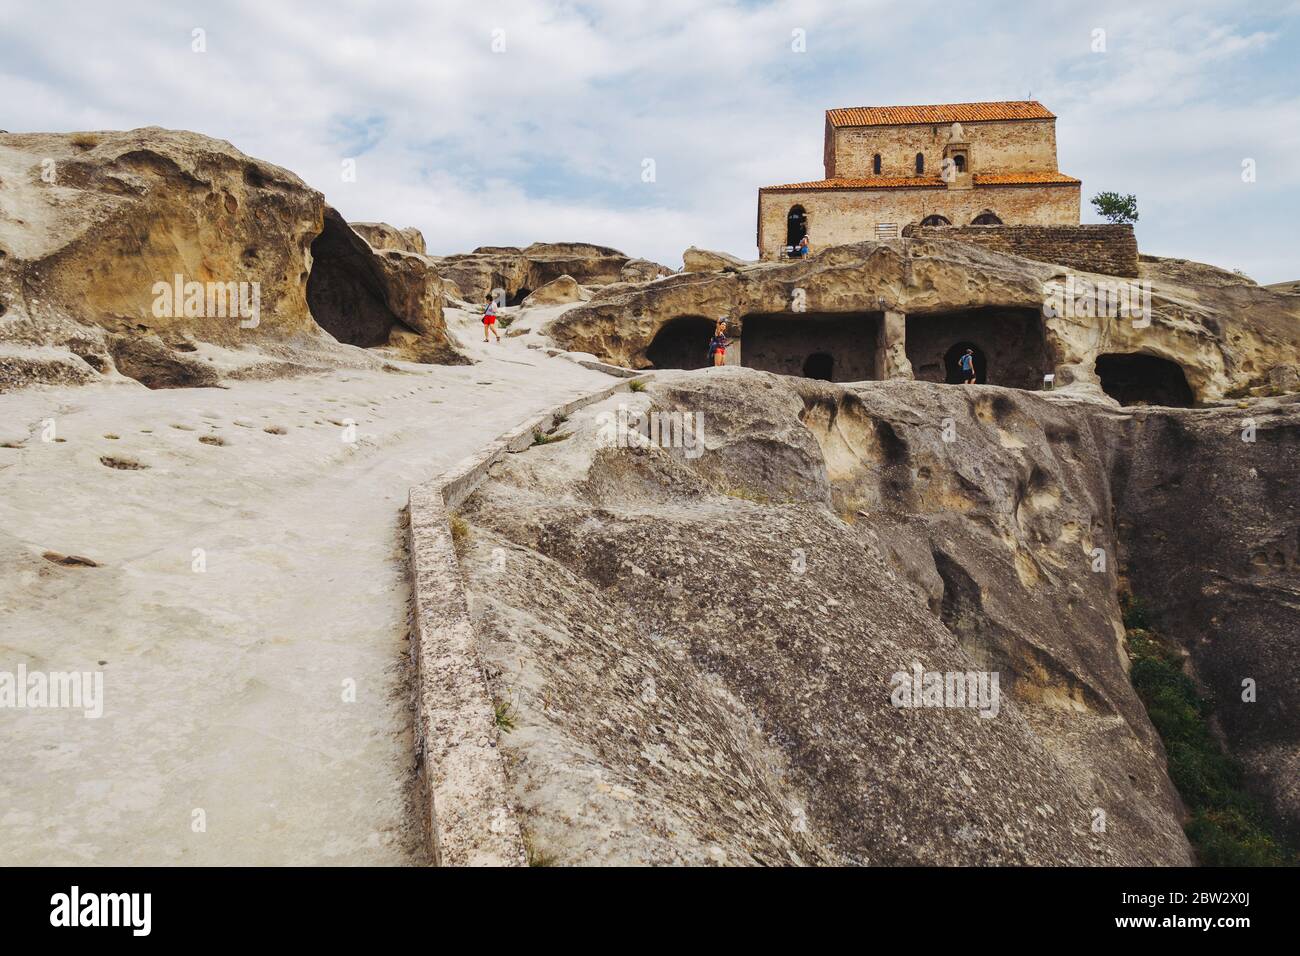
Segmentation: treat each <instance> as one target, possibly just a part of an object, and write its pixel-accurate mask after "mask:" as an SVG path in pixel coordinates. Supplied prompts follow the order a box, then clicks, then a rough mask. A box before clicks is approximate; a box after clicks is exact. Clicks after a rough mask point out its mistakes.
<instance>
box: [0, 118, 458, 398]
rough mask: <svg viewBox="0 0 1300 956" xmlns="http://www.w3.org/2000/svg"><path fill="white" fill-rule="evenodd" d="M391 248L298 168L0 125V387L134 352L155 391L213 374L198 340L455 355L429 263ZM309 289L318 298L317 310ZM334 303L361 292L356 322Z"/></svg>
mask: <svg viewBox="0 0 1300 956" xmlns="http://www.w3.org/2000/svg"><path fill="white" fill-rule="evenodd" d="M403 254H404V253H385V254H384V255H377V254H376V253H375V252H374V251H372V249H371V247H370V246H369V245H367V244H366V243H365V242H364V241H363V240H362V239H361V238H360V237H359V236H358V235H357V234H356V233H355V232H353V231H352V229H351V228H350V227H349V226H348V225H347V224H346V223H345V222H343V220H342V218H341V217H339V216H338V214H337V213H335V212H333V210H331V209H329V207H328V206H326V204H325V200H324V198H323V197H322V196H321V194H320V193H318V192H316V191H315V190H313V189H310V188H309V187H308V186H307V185H306V184H304V183H303V182H302V180H301V179H299V178H298V177H297V176H295V175H294V174H293V173H290V172H288V171H287V170H284V169H281V168H279V167H277V166H273V165H271V164H269V163H265V162H262V161H260V160H256V159H253V158H251V157H248V156H245V155H244V154H243V153H241V152H239V151H238V150H237V149H235V148H234V147H233V146H231V145H230V144H229V143H225V142H222V141H220V140H215V139H211V138H209V137H206V136H200V135H198V134H195V133H189V132H183V131H174V130H163V129H158V128H153V127H151V128H147V129H138V130H131V131H128V132H105V133H76V134H38V133H33V134H5V135H3V136H0V387H4V383H6V382H8V383H11V384H22V383H26V382H31V381H47V382H71V381H89V380H93V379H94V378H95V377H96V376H97V375H100V374H112V373H113V372H114V371H122V372H123V373H124V374H127V375H130V374H131V369H132V368H135V367H139V365H140V361H141V360H140V359H139V357H138V356H137V358H136V359H134V360H132V359H129V358H128V359H127V361H126V362H125V363H123V365H122V366H121V367H120V368H119V367H118V364H117V357H118V356H120V355H124V354H126V353H139V352H140V351H141V349H147V350H151V351H150V358H149V359H148V362H147V363H146V364H147V365H148V366H149V368H150V369H151V371H150V373H149V376H148V377H149V378H150V380H151V381H152V382H153V383H154V387H157V386H158V385H162V384H168V383H170V384H196V383H199V382H207V381H211V380H212V378H213V374H214V373H213V369H198V370H196V369H195V365H196V363H199V362H200V361H201V360H200V359H197V358H195V357H194V356H193V355H192V354H191V353H193V352H194V351H195V343H196V342H197V343H207V344H210V345H214V346H218V347H221V348H225V349H236V350H243V352H244V353H247V355H248V356H250V357H245V358H244V359H243V360H242V367H243V368H244V370H245V371H247V368H248V367H252V366H257V365H259V364H260V365H261V366H264V367H268V368H269V367H271V366H275V365H280V366H282V367H284V368H286V369H288V368H298V369H300V368H302V367H303V366H302V364H301V362H302V361H307V362H311V363H321V364H331V363H333V364H337V363H339V362H344V363H346V362H349V361H351V362H356V361H361V360H362V357H360V356H356V355H348V354H346V353H345V350H340V349H338V348H337V346H336V345H335V344H334V339H337V340H338V341H340V342H344V343H347V344H363V345H379V344H394V345H397V346H399V348H398V349H397V350H396V351H395V353H394V354H399V355H403V356H407V357H426V358H427V359H432V360H448V359H455V358H456V356H455V352H454V349H453V348H452V345H451V343H450V341H449V339H448V337H447V334H446V329H445V326H444V325H443V322H442V314H441V302H442V294H441V288H440V286H438V281H439V280H438V277H437V274H436V271H434V270H433V269H432V267H431V265H430V264H429V261H428V260H427V259H424V258H423V257H414V258H413V259H411V260H409V261H408V260H394V259H392V258H391V257H392V256H394V255H403ZM309 287H312V288H317V289H326V290H329V291H328V294H327V295H326V296H325V298H324V299H321V298H320V297H319V296H318V297H317V302H316V306H314V305H313V301H312V300H313V296H312V295H311V294H310V292H311V289H310V288H309ZM345 300H347V301H356V302H364V303H366V308H365V309H364V310H363V312H364V315H363V317H362V319H361V320H360V321H361V325H362V326H363V327H362V328H353V327H351V326H350V325H349V321H350V320H349V319H346V318H341V317H340V316H339V315H338V314H337V313H335V314H333V315H326V316H317V315H315V311H316V307H318V306H319V303H320V302H322V301H328V302H332V303H341V302H343V301H345ZM322 327H324V328H325V329H327V330H328V331H329V332H330V334H331V335H332V336H333V338H330V336H327V335H324V334H323V333H322ZM392 331H396V332H398V333H400V334H399V335H398V336H397V337H396V338H395V339H393V340H392V341H391V342H390V336H389V335H388V334H387V333H388V332H392ZM141 338H147V339H148V340H149V342H150V343H152V344H150V345H147V346H142V345H140V344H139V343H138V342H136V340H137V339H141ZM287 359H291V360H292V361H286V360H287ZM235 364H236V365H241V362H235ZM166 369H170V371H166Z"/></svg>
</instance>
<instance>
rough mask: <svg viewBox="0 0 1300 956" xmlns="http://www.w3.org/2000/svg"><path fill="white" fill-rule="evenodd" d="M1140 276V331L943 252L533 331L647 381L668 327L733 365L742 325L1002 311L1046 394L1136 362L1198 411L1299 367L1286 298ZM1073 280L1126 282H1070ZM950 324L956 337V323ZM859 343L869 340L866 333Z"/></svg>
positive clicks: (660, 293) (959, 252)
mask: <svg viewBox="0 0 1300 956" xmlns="http://www.w3.org/2000/svg"><path fill="white" fill-rule="evenodd" d="M1141 271H1142V276H1141V277H1140V279H1141V280H1145V281H1147V282H1149V283H1150V322H1149V324H1145V323H1144V322H1143V321H1141V319H1140V318H1139V319H1138V320H1135V319H1131V318H1130V319H1117V318H1096V317H1093V316H1092V315H1091V314H1083V312H1082V310H1080V312H1079V314H1074V310H1070V311H1069V312H1064V311H1063V312H1062V314H1057V315H1049V316H1045V317H1044V305H1045V304H1047V303H1050V301H1051V290H1052V289H1053V288H1060V289H1064V288H1065V283H1066V282H1067V281H1068V280H1069V276H1070V273H1069V271H1068V270H1066V269H1064V268H1062V267H1058V266H1053V265H1050V264H1045V263H1040V262H1033V261H1031V260H1028V259H1024V258H1020V257H1017V256H1012V255H1008V254H1005V253H1001V252H997V251H994V250H990V249H984V248H981V247H979V246H976V245H973V244H969V243H964V242H960V241H956V240H948V239H939V238H926V239H895V240H888V241H883V242H863V243H857V244H853V245H846V246H836V247H832V248H830V249H826V250H824V251H823V252H821V253H819V254H817V255H815V256H812V257H811V258H809V259H807V260H794V261H785V262H763V263H755V264H750V265H744V266H741V267H736V268H735V269H734V271H732V270H729V271H724V272H709V273H696V272H686V273H683V274H679V275H675V276H671V277H669V278H666V279H662V280H660V281H657V282H652V283H648V284H640V285H615V286H609V287H607V288H604V289H599V290H597V293H596V295H595V296H594V297H593V298H592V301H590V302H588V303H586V304H585V305H581V306H577V307H575V308H573V309H571V310H568V311H566V312H565V313H563V314H562V315H560V316H559V317H557V318H556V319H555V320H553V321H552V322H551V323H550V324H549V325H548V326H547V327H546V329H545V332H546V333H547V334H548V335H550V336H551V337H552V338H553V339H554V340H555V342H556V344H557V345H559V346H561V347H563V348H566V349H570V350H574V351H581V352H589V353H591V354H593V355H597V356H599V357H600V358H602V359H604V360H606V361H610V362H614V363H617V364H622V365H627V366H630V367H632V368H650V367H653V364H654V362H653V359H652V358H651V356H650V354H649V353H650V352H651V350H652V346H653V345H654V343H655V340H656V336H657V335H658V334H659V333H660V332H661V331H663V330H664V328H665V326H667V325H668V324H669V323H671V322H673V321H674V320H676V319H682V318H688V319H691V320H698V319H700V318H701V317H702V318H703V319H706V320H707V321H708V322H709V323H711V322H712V321H714V320H716V319H717V318H718V317H720V316H726V317H727V318H728V320H729V323H730V325H729V334H730V335H731V336H732V338H733V339H736V340H738V345H739V351H740V355H741V362H742V363H743V362H744V355H745V348H746V343H745V331H744V327H745V320H746V318H748V317H751V316H767V317H770V316H782V317H784V318H785V319H788V320H790V321H791V322H798V321H800V320H801V317H803V318H808V319H811V318H813V317H816V318H819V319H822V318H825V317H827V316H834V315H861V314H872V315H876V316H880V315H883V314H884V313H895V314H903V315H906V317H907V320H908V321H909V322H911V321H913V320H916V321H926V320H927V317H937V316H943V315H945V314H946V315H952V314H953V313H970V312H972V311H974V310H985V311H989V310H995V311H996V310H1003V311H1015V312H1016V314H1018V315H1021V316H1026V317H1029V318H1032V319H1033V321H1034V323H1035V326H1036V327H1037V329H1038V330H1039V331H1040V332H1041V338H1042V345H1041V352H1042V358H1041V371H1042V372H1051V373H1054V374H1055V376H1056V386H1057V387H1058V388H1060V387H1066V386H1076V387H1077V388H1078V389H1079V390H1083V391H1087V392H1091V393H1092V394H1094V395H1098V396H1099V394H1100V388H1101V378H1100V376H1099V374H1098V372H1097V368H1096V363H1097V360H1098V358H1099V357H1101V356H1103V355H1108V354H1120V355H1130V354H1137V355H1142V356H1148V357H1152V358H1155V359H1163V360H1167V361H1168V362H1170V363H1176V365H1177V366H1179V367H1180V368H1181V371H1182V374H1183V375H1184V376H1185V378H1186V383H1187V387H1188V388H1189V390H1190V392H1191V395H1192V397H1193V398H1194V399H1195V400H1196V401H1199V402H1211V401H1214V400H1217V399H1221V398H1224V397H1225V396H1228V397H1232V396H1238V395H1245V394H1248V393H1249V391H1250V389H1252V388H1258V387H1265V386H1269V373H1270V370H1271V369H1272V368H1274V367H1276V366H1279V365H1295V364H1297V363H1298V362H1300V298H1298V297H1296V296H1295V295H1291V294H1287V293H1284V292H1280V291H1277V290H1273V289H1268V288H1264V287H1261V286H1258V285H1256V284H1255V283H1254V282H1252V281H1251V280H1249V279H1248V278H1245V277H1244V276H1239V275H1237V274H1235V273H1231V272H1226V271H1225V270H1221V269H1215V268H1214V267H1212V266H1204V265H1201V264H1198V263H1187V262H1185V261H1183V260H1165V259H1158V258H1155V257H1151V256H1145V257H1143V262H1142V264H1141ZM1075 280H1076V281H1077V282H1091V283H1095V282H1112V283H1113V282H1116V281H1120V282H1128V281H1132V280H1115V279H1114V278H1113V277H1105V276H1088V275H1078V274H1076V275H1075ZM955 321H956V322H957V323H958V327H959V325H960V322H961V321H962V320H961V319H960V318H958V319H957V320H955ZM699 330H700V331H699V332H698V334H697V335H696V338H698V339H699V343H698V344H699V347H698V348H697V349H696V350H695V351H700V352H702V350H703V346H704V343H705V342H707V338H708V331H707V326H705V325H700V326H699ZM911 334H912V333H911V332H909V337H910V335H911ZM863 335H864V336H866V337H867V338H872V337H873V335H872V333H871V332H870V331H869V330H864V332H863ZM691 354H694V353H693V352H692V353H691ZM893 374H895V375H898V376H901V377H908V376H909V375H910V374H911V370H910V369H909V368H907V367H906V366H904V365H902V364H901V363H895V369H894V371H893ZM1037 380H1038V379H1037V378H1035V382H1036V381H1037ZM1026 384H1028V382H1026Z"/></svg>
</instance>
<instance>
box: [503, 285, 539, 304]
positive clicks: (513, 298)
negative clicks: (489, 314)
mask: <svg viewBox="0 0 1300 956" xmlns="http://www.w3.org/2000/svg"><path fill="white" fill-rule="evenodd" d="M532 294H533V290H532V289H527V288H519V289H516V290H515V291H514V292H513V293H512V294H511V295H509V296H507V298H506V305H519V304H521V303H522V302H523V301H524V299H526V298H528V297H529V296H530V295H532Z"/></svg>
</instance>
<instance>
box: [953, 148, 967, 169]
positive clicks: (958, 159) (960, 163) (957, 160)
mask: <svg viewBox="0 0 1300 956" xmlns="http://www.w3.org/2000/svg"><path fill="white" fill-rule="evenodd" d="M952 164H953V165H954V166H956V167H957V172H959V173H964V172H966V157H965V156H964V155H963V154H961V153H957V154H956V155H954V156H953V158H952Z"/></svg>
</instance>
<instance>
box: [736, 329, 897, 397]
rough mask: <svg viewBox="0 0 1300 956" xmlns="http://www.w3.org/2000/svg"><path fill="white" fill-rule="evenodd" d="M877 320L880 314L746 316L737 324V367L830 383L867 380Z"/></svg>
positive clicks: (873, 373) (873, 361)
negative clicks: (738, 365)
mask: <svg viewBox="0 0 1300 956" xmlns="http://www.w3.org/2000/svg"><path fill="white" fill-rule="evenodd" d="M882 319H883V315H882V314H881V313H880V312H783V313H780V314H777V315H747V316H745V317H744V319H743V321H742V322H741V337H740V360H741V364H742V365H745V366H747V367H749V368H756V369H761V370H762V371H765V372H776V373H778V374H780V375H801V376H806V377H809V378H824V379H825V380H826V381H831V382H865V381H870V380H872V379H875V378H876V377H877V371H876V341H877V337H878V336H879V334H880V324H881V321H882ZM813 373H817V374H813Z"/></svg>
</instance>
